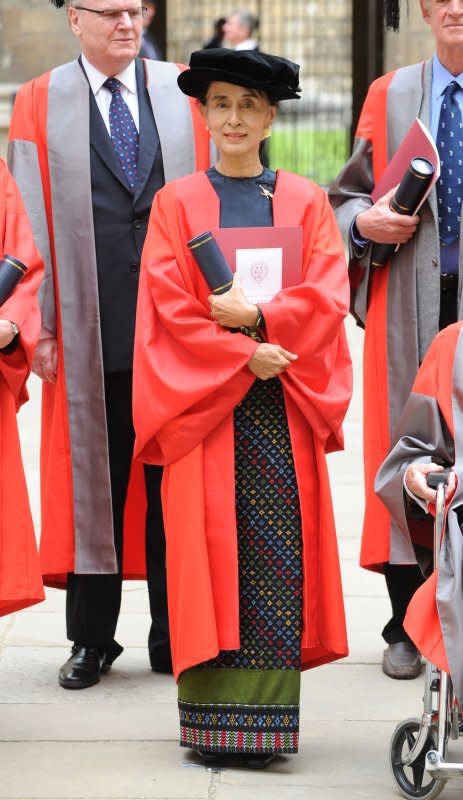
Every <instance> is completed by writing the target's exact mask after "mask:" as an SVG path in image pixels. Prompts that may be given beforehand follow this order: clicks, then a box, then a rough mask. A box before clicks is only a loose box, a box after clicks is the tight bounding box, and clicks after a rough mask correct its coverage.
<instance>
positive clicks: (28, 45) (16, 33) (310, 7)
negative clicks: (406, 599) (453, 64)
mask: <svg viewBox="0 0 463 800" xmlns="http://www.w3.org/2000/svg"><path fill="white" fill-rule="evenodd" d="M353 2H362V3H363V2H370V0H246V2H242V0H201V2H194V3H192V2H191V0H167V18H168V57H169V58H170V59H171V60H175V61H181V62H185V61H186V62H187V61H188V58H189V54H190V52H191V51H192V50H194V49H197V48H198V47H201V46H202V44H203V43H204V42H205V41H206V40H207V39H208V38H209V37H210V35H211V33H212V23H213V21H214V19H215V18H217V17H219V16H221V15H224V14H227V13H229V12H230V11H231V10H232V9H234V8H236V7H237V6H240V5H243V6H246V7H247V8H249V10H251V11H254V12H255V13H256V14H258V15H259V16H260V20H261V25H260V31H259V39H260V45H261V48H262V49H264V50H265V49H267V50H269V51H270V52H275V53H279V54H280V55H284V56H288V57H290V58H293V59H294V60H295V61H298V62H299V63H300V64H301V79H302V80H301V82H302V86H303V89H304V101H303V104H306V103H312V104H313V103H316V104H318V105H319V106H322V107H323V108H329V107H331V108H335V107H338V108H340V107H342V108H344V109H345V110H346V114H349V113H350V93H351V32H352V31H351V10H352V3H353ZM409 7H410V11H409V14H408V15H407V13H406V12H404V13H403V14H402V24H401V30H400V33H399V34H393V33H391V32H388V33H387V35H386V48H385V69H393V68H395V67H398V66H401V65H403V64H406V63H411V62H413V61H417V60H419V59H421V58H426V57H428V56H429V55H430V54H431V53H432V49H433V41H432V36H431V34H430V31H429V28H428V26H427V25H425V24H424V23H423V21H422V19H421V14H420V12H419V6H418V0H409ZM77 52H78V48H77V42H76V40H75V38H74V36H73V35H72V34H71V32H70V30H69V28H68V24H67V19H66V15H65V13H64V11H62V10H61V11H58V10H57V9H55V8H53V7H52V6H51V5H50V4H49V2H48V0H28V2H27V3H23V2H21V0H0V155H2V154H4V152H5V138H6V130H7V127H8V121H9V115H10V108H11V97H12V95H13V94H14V91H15V89H16V88H17V87H18V86H19V85H20V84H21V83H22V82H23V81H26V80H29V79H30V78H32V77H33V76H34V75H38V74H40V73H41V72H44V71H46V70H48V69H50V68H51V67H53V66H55V65H57V64H60V63H63V62H65V61H68V60H70V59H71V58H74V57H75V55H76V53H77ZM301 107H302V106H301Z"/></svg>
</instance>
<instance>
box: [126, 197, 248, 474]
mask: <svg viewBox="0 0 463 800" xmlns="http://www.w3.org/2000/svg"><path fill="white" fill-rule="evenodd" d="M177 210H178V209H177V207H176V203H175V183H174V184H170V185H169V186H166V187H165V188H164V189H162V190H161V191H160V192H158V194H157V195H156V198H155V202H154V205H153V209H152V213H151V218H150V224H149V229H148V235H147V238H146V241H145V246H144V250H143V258H142V265H141V275H140V285H139V295H138V305H137V323H136V333H135V356H134V423H135V430H136V432H137V438H136V443H135V454H136V457H137V458H139V459H141V460H142V461H144V462H145V463H153V464H169V463H172V462H174V461H177V460H178V459H179V458H181V457H182V456H184V455H185V454H186V453H188V452H189V451H190V450H192V449H193V448H194V447H195V446H196V445H197V444H198V443H199V442H201V441H202V440H203V439H204V438H205V437H206V436H207V434H208V433H210V432H211V431H212V430H213V429H214V428H215V427H216V426H217V424H218V423H219V422H221V421H222V420H223V419H224V417H226V415H227V414H228V413H230V411H232V409H233V408H234V407H235V406H236V405H237V403H238V402H239V401H240V400H241V399H242V398H243V397H244V395H245V394H246V392H247V391H248V389H249V388H250V386H251V385H252V383H253V381H254V380H255V376H254V375H253V374H252V373H251V371H250V370H249V369H248V368H247V366H246V365H247V362H248V361H249V359H250V358H251V356H252V355H253V353H254V352H255V350H256V349H257V347H258V343H257V342H255V341H253V340H252V339H250V338H249V337H247V336H244V335H243V334H241V333H232V332H230V331H228V330H226V329H224V328H222V327H221V326H220V325H218V324H217V323H215V322H213V321H212V320H211V318H210V311H209V304H208V303H207V302H201V300H200V299H199V298H198V296H197V286H196V275H195V272H196V269H197V268H196V267H195V265H194V264H193V263H192V258H191V256H189V254H188V252H186V241H187V239H188V235H187V234H186V233H182V231H181V227H180V224H179V221H178V214H177ZM147 410H148V413H147Z"/></svg>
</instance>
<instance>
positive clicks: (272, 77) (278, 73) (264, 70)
mask: <svg viewBox="0 0 463 800" xmlns="http://www.w3.org/2000/svg"><path fill="white" fill-rule="evenodd" d="M177 80H178V85H179V87H180V89H181V90H182V92H183V93H184V94H187V95H189V96H190V97H198V98H200V99H202V98H203V97H204V96H205V95H206V93H207V89H208V86H209V84H210V83H211V82H212V81H224V82H225V83H233V84H235V85H236V86H246V87H247V88H249V89H256V90H257V91H260V92H265V94H266V95H267V97H268V98H269V100H270V102H277V101H278V100H292V99H296V100H298V99H299V94H298V93H299V92H300V91H301V89H300V87H299V64H294V62H293V61H289V60H288V59H287V58H281V57H280V56H272V55H269V54H268V53H261V52H260V51H259V50H227V49H225V48H223V47H218V48H211V49H210V50H197V51H196V52H195V53H192V54H191V58H190V69H187V70H185V71H184V72H181V73H180V75H179V76H178V79H177Z"/></svg>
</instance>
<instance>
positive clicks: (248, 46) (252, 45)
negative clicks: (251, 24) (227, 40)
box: [235, 39, 257, 50]
mask: <svg viewBox="0 0 463 800" xmlns="http://www.w3.org/2000/svg"><path fill="white" fill-rule="evenodd" d="M256 47H257V42H256V40H255V39H245V40H244V42H240V43H239V44H237V45H236V46H235V50H255V49H256Z"/></svg>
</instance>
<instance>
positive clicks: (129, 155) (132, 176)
mask: <svg viewBox="0 0 463 800" xmlns="http://www.w3.org/2000/svg"><path fill="white" fill-rule="evenodd" d="M104 85H105V87H106V88H107V89H109V91H110V92H111V94H112V97H111V105H110V106H109V125H110V129H111V140H112V143H113V147H114V150H115V152H116V155H117V156H118V158H119V161H120V162H121V166H122V169H123V171H124V175H125V177H126V178H127V181H128V183H129V186H130V188H131V189H132V192H133V191H135V186H136V185H137V174H138V169H137V165H138V147H139V136H138V131H137V128H136V125H135V122H134V121H133V117H132V114H131V113H130V109H129V107H128V105H127V103H126V102H125V100H124V98H123V97H122V94H121V84H120V81H118V79H117V78H108V80H107V81H105V83H104Z"/></svg>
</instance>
